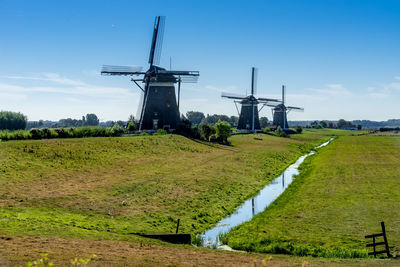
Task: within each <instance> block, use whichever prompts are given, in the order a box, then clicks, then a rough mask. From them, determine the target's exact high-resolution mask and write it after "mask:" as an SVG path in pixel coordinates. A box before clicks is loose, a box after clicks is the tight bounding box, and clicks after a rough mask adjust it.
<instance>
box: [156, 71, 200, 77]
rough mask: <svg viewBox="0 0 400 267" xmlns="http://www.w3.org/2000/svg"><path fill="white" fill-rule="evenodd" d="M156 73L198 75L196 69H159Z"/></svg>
mask: <svg viewBox="0 0 400 267" xmlns="http://www.w3.org/2000/svg"><path fill="white" fill-rule="evenodd" d="M157 74H161V75H163V74H165V75H178V76H200V73H199V72H198V71H185V70H161V71H157Z"/></svg>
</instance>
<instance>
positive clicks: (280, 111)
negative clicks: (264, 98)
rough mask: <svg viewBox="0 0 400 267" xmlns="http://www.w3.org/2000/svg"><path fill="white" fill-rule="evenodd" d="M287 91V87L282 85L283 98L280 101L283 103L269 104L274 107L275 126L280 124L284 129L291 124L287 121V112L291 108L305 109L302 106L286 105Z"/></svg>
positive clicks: (295, 109) (296, 109)
mask: <svg viewBox="0 0 400 267" xmlns="http://www.w3.org/2000/svg"><path fill="white" fill-rule="evenodd" d="M285 93H286V87H285V86H284V85H282V100H281V101H280V102H281V103H279V104H267V106H270V107H272V113H273V122H272V124H273V125H274V126H280V127H281V128H282V129H288V128H289V124H288V121H287V113H289V112H290V111H291V110H294V111H304V109H303V108H300V107H293V106H286V105H285Z"/></svg>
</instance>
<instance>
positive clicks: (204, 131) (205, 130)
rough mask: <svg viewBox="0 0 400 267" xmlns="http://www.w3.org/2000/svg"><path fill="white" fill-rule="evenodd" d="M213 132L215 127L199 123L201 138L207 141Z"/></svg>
mask: <svg viewBox="0 0 400 267" xmlns="http://www.w3.org/2000/svg"><path fill="white" fill-rule="evenodd" d="M214 133H215V129H214V128H213V127H212V126H211V125H208V124H201V125H200V136H201V138H202V139H204V140H206V141H209V140H210V136H211V135H212V134H214Z"/></svg>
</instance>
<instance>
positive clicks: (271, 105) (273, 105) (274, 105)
mask: <svg viewBox="0 0 400 267" xmlns="http://www.w3.org/2000/svg"><path fill="white" fill-rule="evenodd" d="M265 105H266V106H267V107H273V108H275V107H277V106H279V104H265Z"/></svg>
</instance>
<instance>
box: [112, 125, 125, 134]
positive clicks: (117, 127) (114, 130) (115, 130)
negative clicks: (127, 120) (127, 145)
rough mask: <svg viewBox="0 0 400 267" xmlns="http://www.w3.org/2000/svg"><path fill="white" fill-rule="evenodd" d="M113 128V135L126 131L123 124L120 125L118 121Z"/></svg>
mask: <svg viewBox="0 0 400 267" xmlns="http://www.w3.org/2000/svg"><path fill="white" fill-rule="evenodd" d="M111 130H112V136H117V135H120V134H122V133H123V132H124V128H122V126H120V125H119V124H117V123H116V124H114V126H113V127H112V128H111Z"/></svg>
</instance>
